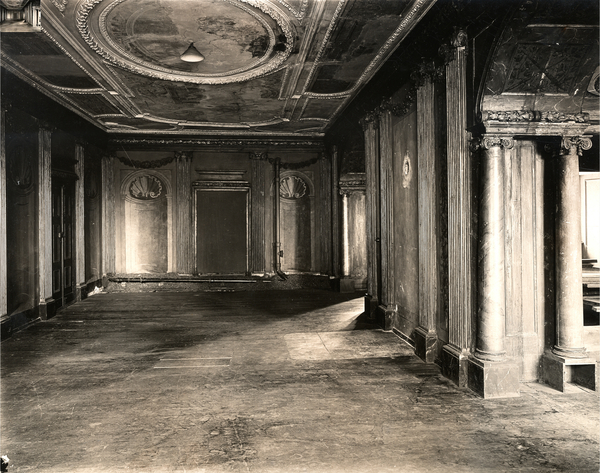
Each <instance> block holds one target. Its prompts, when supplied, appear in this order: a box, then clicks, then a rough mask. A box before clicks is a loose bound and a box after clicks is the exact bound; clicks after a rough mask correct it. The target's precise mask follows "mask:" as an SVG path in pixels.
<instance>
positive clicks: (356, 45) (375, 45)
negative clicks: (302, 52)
mask: <svg viewBox="0 0 600 473" xmlns="http://www.w3.org/2000/svg"><path fill="white" fill-rule="evenodd" d="M407 3H408V1H407V0H388V1H381V0H352V1H350V2H348V4H347V6H346V8H345V9H344V12H343V13H342V14H341V16H340V17H339V19H337V22H336V23H335V27H334V29H333V32H332V34H331V37H330V38H329V41H328V43H327V47H326V50H325V54H324V58H325V59H326V60H329V61H344V60H347V59H349V57H356V56H358V55H361V54H374V53H376V52H377V51H379V48H381V46H382V45H383V43H384V42H385V40H387V39H388V37H389V36H390V35H391V34H392V33H393V32H394V30H395V29H396V28H397V27H398V19H399V15H400V14H401V13H402V11H403V10H404V9H405V7H406V4H407Z"/></svg>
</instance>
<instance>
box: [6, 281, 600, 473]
mask: <svg viewBox="0 0 600 473" xmlns="http://www.w3.org/2000/svg"><path fill="white" fill-rule="evenodd" d="M362 304H363V301H362V299H361V298H360V297H358V295H357V296H354V295H344V294H338V293H332V292H329V291H324V290H312V291H301V290H298V291H260V292H189V293H184V292H179V293H175V292H174V293H166V292H162V293H160V292H156V293H143V294H132V293H123V294H98V295H94V296H92V297H90V298H89V299H87V300H85V301H83V302H81V303H78V304H75V305H73V306H71V307H69V308H67V309H65V310H64V311H62V312H60V313H59V314H58V315H57V316H56V317H55V318H53V319H51V320H49V321H47V322H44V323H39V324H36V325H34V326H32V327H30V328H28V329H27V330H24V331H22V332H19V333H17V334H14V335H13V337H12V338H11V339H9V340H7V341H5V342H3V343H2V360H1V361H2V366H1V368H2V373H1V374H2V386H1V387H2V398H1V401H2V411H1V414H2V418H1V431H0V433H1V436H2V437H1V441H2V442H1V448H2V450H1V453H2V455H7V456H8V457H9V458H10V461H11V465H10V467H9V470H8V471H9V472H14V473H17V472H18V473H21V472H40V473H42V472H56V473H58V472H60V473H84V472H85V473H91V472H136V473H142V472H143V473H153V472H188V473H190V472H195V473H199V472H206V473H212V472H229V471H236V472H237V471H239V472H249V471H250V472H261V473H262V472H264V473H275V472H277V473H284V472H285V473H293V472H314V473H338V472H340V473H341V472H354V473H362V472H372V473H384V472H453V473H454V472H505V471H518V472H555V471H568V472H598V471H599V466H600V464H599V436H600V434H599V433H600V425H599V412H598V406H599V404H598V401H599V400H598V394H597V393H594V392H590V391H586V390H582V389H575V388H574V389H573V390H572V391H571V392H568V393H564V394H563V393H559V392H557V391H553V390H551V389H549V388H547V387H545V386H542V385H539V384H535V383H534V384H523V385H522V393H521V397H519V398H512V399H505V400H482V399H480V398H478V397H476V396H475V395H473V394H472V393H471V392H470V391H468V390H466V389H461V388H457V387H456V386H455V385H453V384H452V383H451V382H449V381H448V380H446V379H444V378H443V377H441V376H440V374H439V370H438V368H437V367H436V366H435V365H426V364H424V363H422V362H421V361H420V360H419V359H417V358H416V357H415V356H414V355H413V350H412V348H411V347H410V346H408V345H407V344H406V343H405V342H403V341H402V340H400V339H399V338H398V337H397V336H396V335H394V334H393V333H391V332H384V331H382V330H380V329H378V328H377V327H374V326H372V325H369V324H368V323H367V322H366V321H365V320H363V317H362V316H361V311H362Z"/></svg>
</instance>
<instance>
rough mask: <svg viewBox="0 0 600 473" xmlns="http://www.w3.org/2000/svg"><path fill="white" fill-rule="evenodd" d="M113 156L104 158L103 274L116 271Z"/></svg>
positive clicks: (104, 275) (106, 274)
mask: <svg viewBox="0 0 600 473" xmlns="http://www.w3.org/2000/svg"><path fill="white" fill-rule="evenodd" d="M114 161H115V158H114V157H113V156H104V157H103V158H102V276H103V284H104V285H106V283H107V282H106V281H105V280H104V277H106V276H108V275H112V274H114V272H115V256H116V253H115V211H116V208H115V192H116V189H115V171H114V168H115V166H114Z"/></svg>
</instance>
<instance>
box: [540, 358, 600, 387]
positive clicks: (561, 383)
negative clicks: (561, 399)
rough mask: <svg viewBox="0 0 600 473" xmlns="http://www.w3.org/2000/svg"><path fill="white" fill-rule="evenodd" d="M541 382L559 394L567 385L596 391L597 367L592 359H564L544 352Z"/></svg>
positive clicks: (597, 382) (597, 383)
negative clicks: (576, 385)
mask: <svg viewBox="0 0 600 473" xmlns="http://www.w3.org/2000/svg"><path fill="white" fill-rule="evenodd" d="M542 381H543V382H544V383H545V384H547V385H548V386H550V387H552V388H554V389H556V390H558V391H560V392H565V389H566V387H567V385H568V384H578V385H580V386H583V387H585V388H588V389H592V390H594V391H598V385H599V384H600V383H599V380H598V365H597V362H596V360H594V359H593V358H566V357H562V356H558V355H556V354H554V353H552V352H546V353H544V356H543V357H542Z"/></svg>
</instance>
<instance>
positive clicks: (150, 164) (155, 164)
mask: <svg viewBox="0 0 600 473" xmlns="http://www.w3.org/2000/svg"><path fill="white" fill-rule="evenodd" d="M115 157H116V158H117V159H118V160H119V161H121V163H123V164H125V165H126V166H130V167H133V168H137V169H157V168H161V167H163V166H166V165H167V164H171V163H172V162H173V161H175V156H172V157H167V158H163V159H157V160H156V161H138V160H136V159H130V158H124V157H122V156H115Z"/></svg>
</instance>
